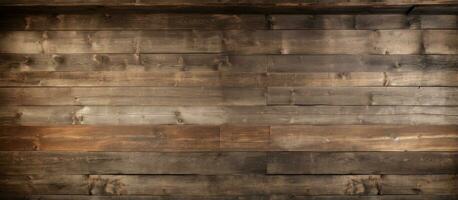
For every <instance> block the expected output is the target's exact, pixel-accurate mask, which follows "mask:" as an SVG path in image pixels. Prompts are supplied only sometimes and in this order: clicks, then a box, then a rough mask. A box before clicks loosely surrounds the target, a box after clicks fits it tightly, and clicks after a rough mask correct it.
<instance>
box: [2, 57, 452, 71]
mask: <svg viewBox="0 0 458 200" xmlns="http://www.w3.org/2000/svg"><path fill="white" fill-rule="evenodd" d="M446 63H447V62H441V64H442V65H445V64H446ZM266 66H267V57H266V56H263V55H253V56H232V55H231V56H229V55H221V54H0V71H11V72H19V71H136V72H150V71H153V72H183V71H197V72H199V71H210V72H214V71H230V72H266V71H267V70H266V68H267V67H266Z"/></svg>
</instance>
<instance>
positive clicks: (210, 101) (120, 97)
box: [0, 87, 266, 106]
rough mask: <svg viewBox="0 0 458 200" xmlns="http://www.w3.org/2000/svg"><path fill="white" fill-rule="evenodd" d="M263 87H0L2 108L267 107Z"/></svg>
mask: <svg viewBox="0 0 458 200" xmlns="http://www.w3.org/2000/svg"><path fill="white" fill-rule="evenodd" d="M265 92H266V91H265V90H264V89H262V88H199V87H194V88H192V87H191V88H190V87H90V88H68V87H66V88H49V87H46V88H0V100H1V101H0V104H1V105H155V106H158V105H175V106H190V105H201V106H205V105H247V106H248V105H266V98H265Z"/></svg>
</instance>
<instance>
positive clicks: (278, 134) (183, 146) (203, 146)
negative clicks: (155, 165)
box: [0, 125, 458, 170]
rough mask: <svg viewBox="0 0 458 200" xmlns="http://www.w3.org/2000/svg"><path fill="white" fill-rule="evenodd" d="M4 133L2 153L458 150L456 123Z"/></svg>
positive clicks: (14, 129)
mask: <svg viewBox="0 0 458 200" xmlns="http://www.w3.org/2000/svg"><path fill="white" fill-rule="evenodd" d="M0 134H1V137H0V144H2V145H0V148H1V149H0V150H2V151H24V150H27V151H33V150H42V151H156V152H168V151H180V152H186V151H189V152H192V151H458V139H457V138H458V131H457V127H456V126H455V125H449V126H437V125H435V126H379V125H329V126H309V125H307V126H305V125H301V126H272V127H270V130H269V126H228V125H225V126H222V127H217V126H188V125H185V126H183V125H179V126H1V127H0ZM374 156H375V154H374ZM444 162H448V161H444ZM400 170H401V169H400Z"/></svg>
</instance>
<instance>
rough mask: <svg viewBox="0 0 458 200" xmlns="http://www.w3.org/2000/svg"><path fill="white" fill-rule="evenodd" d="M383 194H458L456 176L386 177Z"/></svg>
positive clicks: (457, 178)
mask: <svg viewBox="0 0 458 200" xmlns="http://www.w3.org/2000/svg"><path fill="white" fill-rule="evenodd" d="M380 187H381V194H442V195H448V194H452V195H456V194H457V193H458V176H457V175H456V174H455V175H399V176H396V175H386V176H383V177H382V184H381V186H380Z"/></svg>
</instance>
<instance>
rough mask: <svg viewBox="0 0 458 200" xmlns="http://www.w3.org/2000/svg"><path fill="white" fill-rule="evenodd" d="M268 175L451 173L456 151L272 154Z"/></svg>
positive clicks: (454, 168)
mask: <svg viewBox="0 0 458 200" xmlns="http://www.w3.org/2000/svg"><path fill="white" fill-rule="evenodd" d="M268 158H269V160H268V163H267V173H268V174H329V173H330V174H454V173H457V170H458V169H457V168H456V167H457V166H456V163H457V160H458V154H457V153H456V152H453V153H451V152H444V153H439V152H438V153H433V152H351V153H350V152H342V153H340V152H339V153H336V152H328V153H323V152H275V153H269V154H268Z"/></svg>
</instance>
